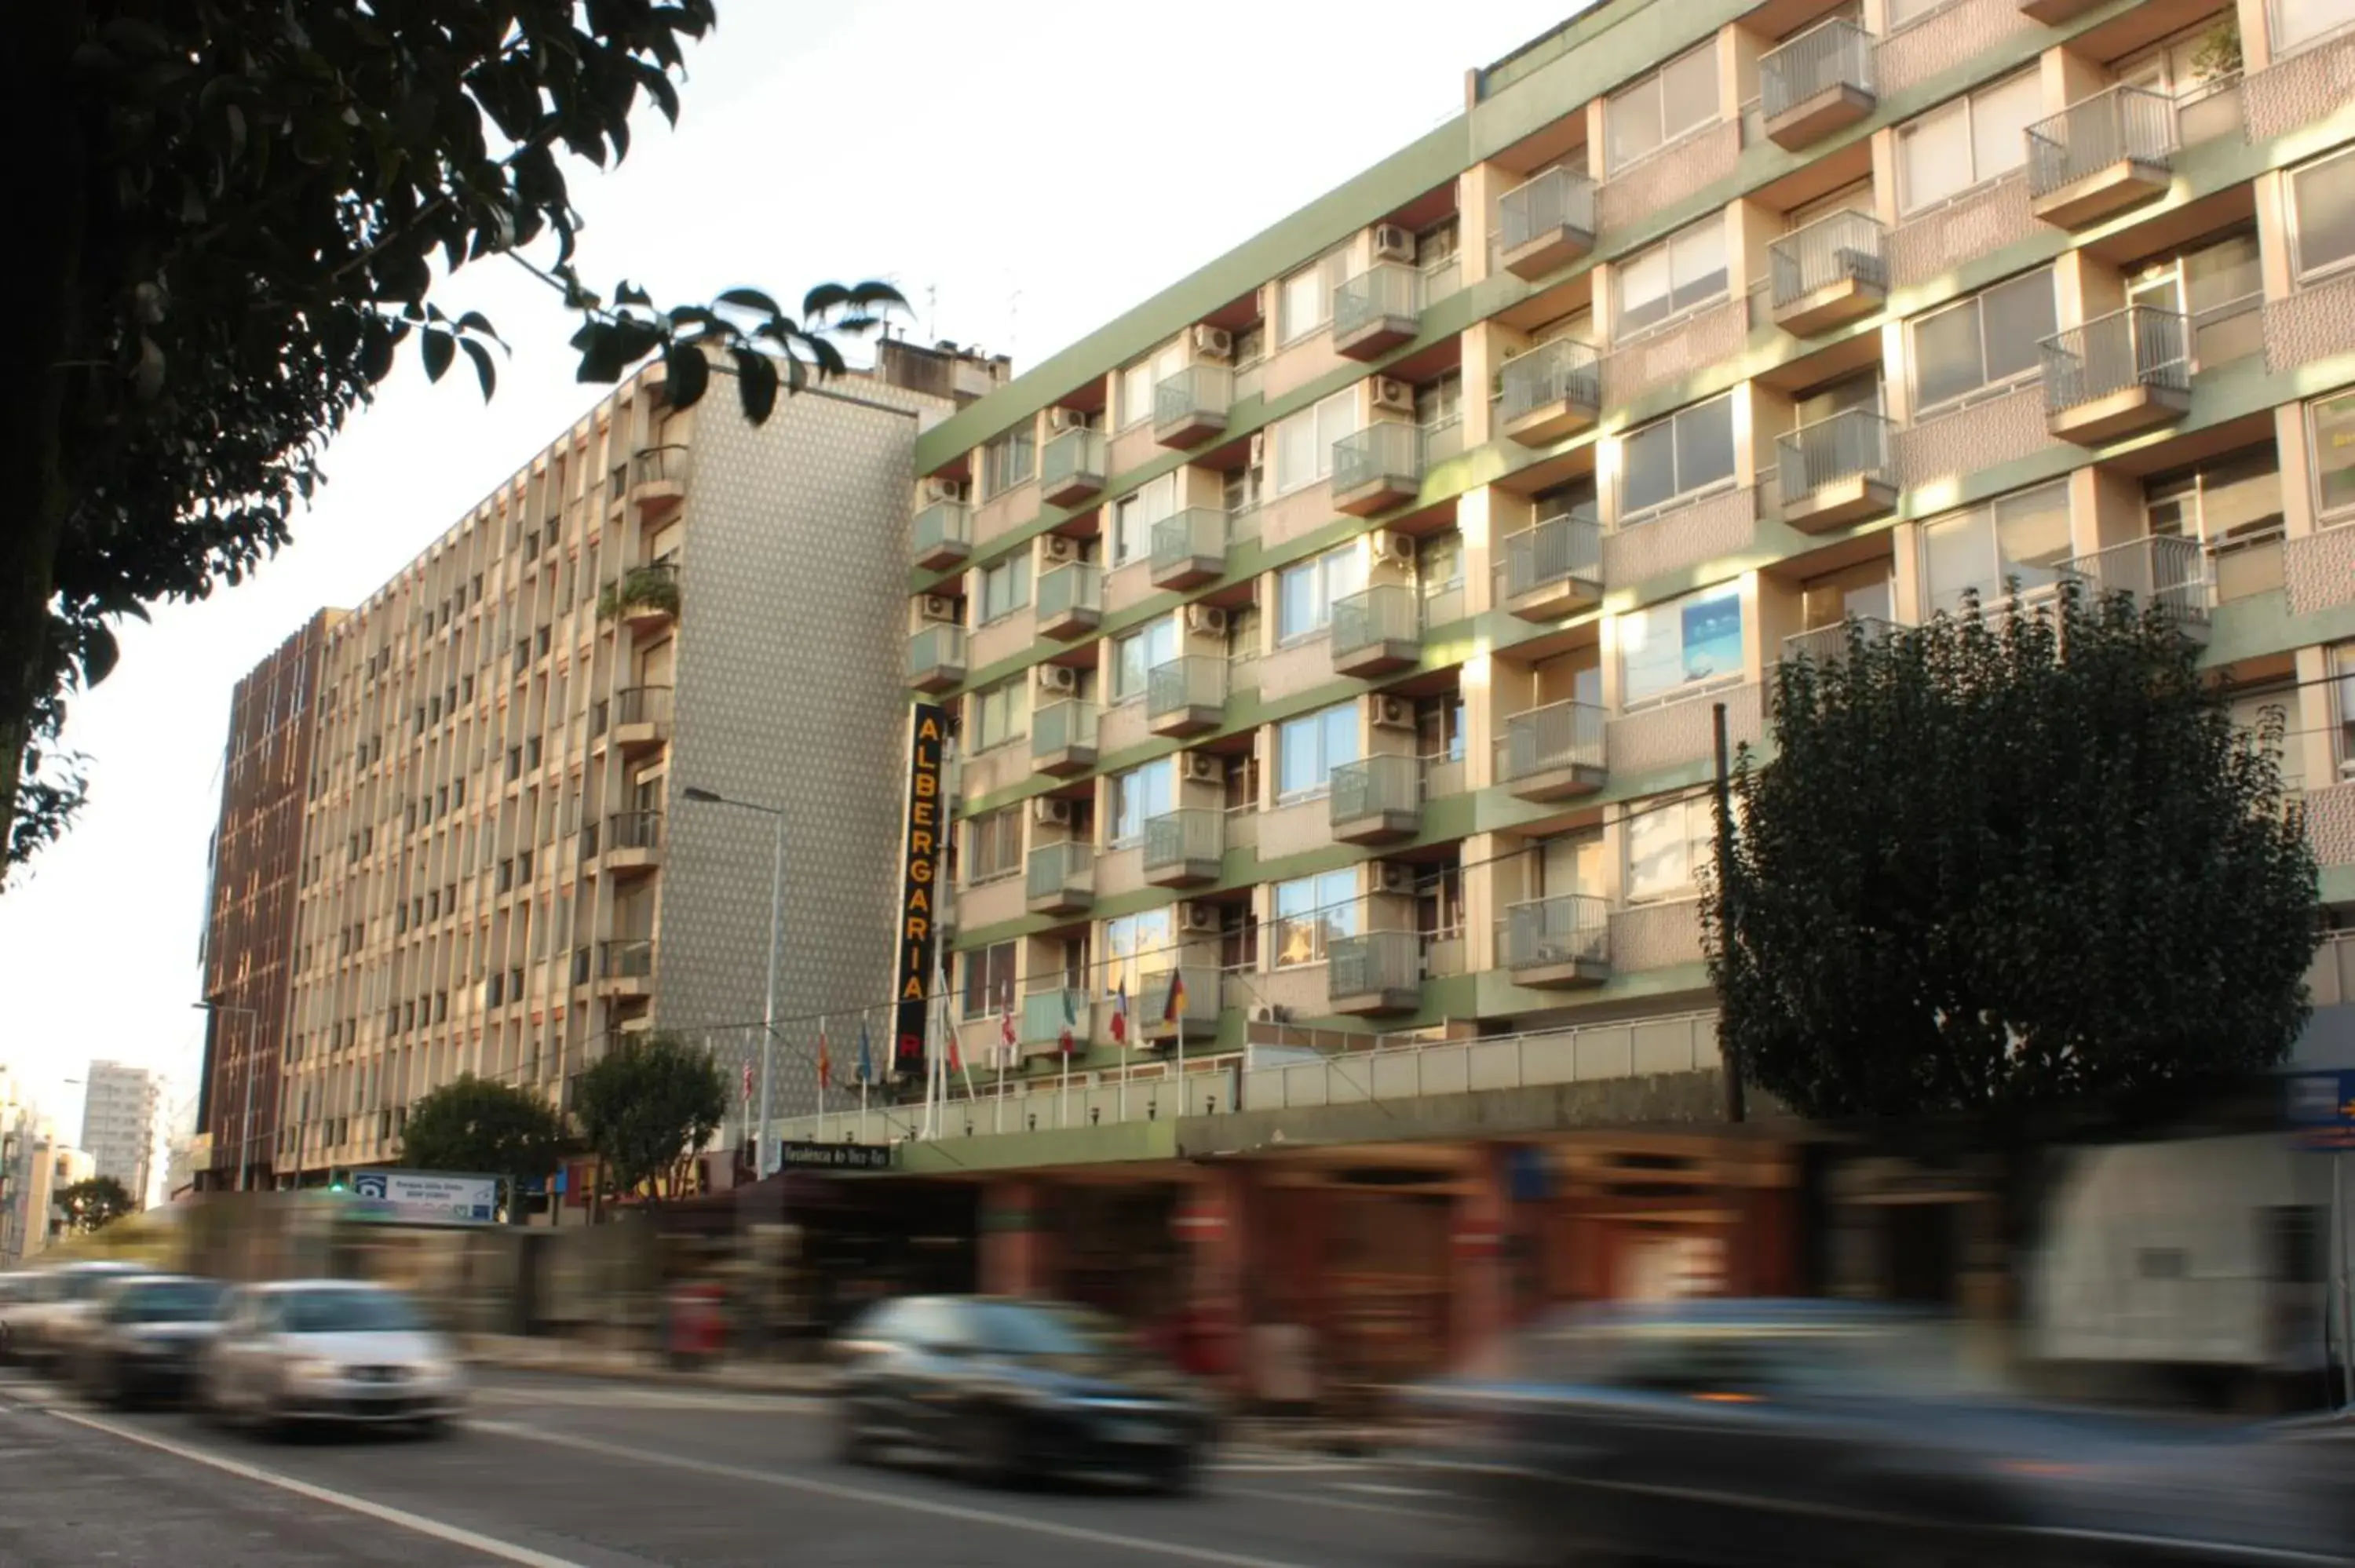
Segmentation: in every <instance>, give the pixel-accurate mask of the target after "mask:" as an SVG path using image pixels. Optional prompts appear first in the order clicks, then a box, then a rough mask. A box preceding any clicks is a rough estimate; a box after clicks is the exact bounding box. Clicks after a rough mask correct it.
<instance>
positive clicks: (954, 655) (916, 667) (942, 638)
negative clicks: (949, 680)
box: [908, 625, 964, 676]
mask: <svg viewBox="0 0 2355 1568" xmlns="http://www.w3.org/2000/svg"><path fill="white" fill-rule="evenodd" d="M963 669H964V627H962V626H946V625H942V626H927V627H925V628H924V629H923V630H922V631H919V632H917V633H916V634H915V635H914V636H913V637H911V638H910V639H908V673H909V674H910V675H911V676H916V675H922V674H925V673H929V672H931V671H933V670H963Z"/></svg>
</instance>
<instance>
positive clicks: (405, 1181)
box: [352, 1171, 499, 1223]
mask: <svg viewBox="0 0 2355 1568" xmlns="http://www.w3.org/2000/svg"><path fill="white" fill-rule="evenodd" d="M352 1194H353V1196H355V1197H357V1198H360V1199H362V1200H365V1201H367V1202H376V1203H382V1204H384V1205H385V1206H386V1207H388V1208H389V1209H391V1210H393V1211H394V1212H395V1215H396V1217H398V1218H400V1219H416V1220H474V1221H481V1222H485V1223H488V1222H489V1221H492V1220H495V1219H496V1218H497V1217H498V1203H499V1180H498V1178H497V1177H496V1176H437V1175H435V1174H434V1173H433V1172H432V1171H357V1172H355V1173H354V1174H353V1176H352Z"/></svg>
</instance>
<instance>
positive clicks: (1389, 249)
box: [1374, 223, 1414, 261]
mask: <svg viewBox="0 0 2355 1568" xmlns="http://www.w3.org/2000/svg"><path fill="white" fill-rule="evenodd" d="M1374 260H1377V261H1412V260H1414V236H1413V235H1412V234H1410V233H1409V232H1407V230H1406V228H1404V227H1403V226H1402V225H1400V224H1395V223H1378V224H1376V225H1374Z"/></svg>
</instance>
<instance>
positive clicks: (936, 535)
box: [911, 501, 973, 572]
mask: <svg viewBox="0 0 2355 1568" xmlns="http://www.w3.org/2000/svg"><path fill="white" fill-rule="evenodd" d="M911 532H912V533H913V535H914V537H915V547H916V565H918V566H919V567H922V568H923V569H924V570H926V571H928V572H940V571H946V570H947V569H948V568H949V567H961V566H963V565H964V563H965V560H966V558H967V557H969V556H971V555H972V554H973V508H972V507H970V506H967V505H966V504H965V503H964V502H962V501H935V502H933V503H932V504H931V505H930V506H927V507H925V508H924V509H923V510H922V512H919V513H917V514H916V521H915V522H914V524H911Z"/></svg>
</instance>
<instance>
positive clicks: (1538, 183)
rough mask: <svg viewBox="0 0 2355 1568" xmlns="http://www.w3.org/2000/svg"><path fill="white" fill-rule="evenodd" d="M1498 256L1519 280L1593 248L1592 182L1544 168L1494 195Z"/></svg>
mask: <svg viewBox="0 0 2355 1568" xmlns="http://www.w3.org/2000/svg"><path fill="white" fill-rule="evenodd" d="M1497 228H1498V234H1497V260H1499V261H1501V262H1502V263H1503V264H1504V268H1505V270H1506V271H1508V272H1510V273H1511V274H1512V275H1513V276H1514V277H1516V278H1518V279H1520V280H1522V281H1524V282H1532V281H1536V280H1537V279H1540V278H1542V277H1545V276H1546V275H1547V274H1549V273H1551V272H1559V271H1560V270H1561V269H1563V268H1564V267H1567V266H1569V265H1570V264H1571V263H1572V261H1575V260H1578V259H1579V258H1580V257H1582V256H1583V255H1585V254H1586V253H1587V252H1588V251H1590V250H1592V249H1594V182H1593V181H1592V180H1590V179H1588V178H1587V177H1586V176H1585V175H1581V174H1577V173H1575V172H1573V171H1572V170H1571V169H1569V168H1568V167H1565V166H1561V165H1557V166H1556V167H1553V168H1550V169H1548V170H1546V171H1545V173H1543V174H1541V175H1538V176H1537V177H1536V178H1535V179H1532V180H1529V181H1527V182H1525V183H1523V184H1521V185H1516V186H1514V187H1513V188H1512V189H1511V190H1508V191H1507V192H1506V193H1505V194H1504V195H1503V196H1500V197H1498V198H1497Z"/></svg>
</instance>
